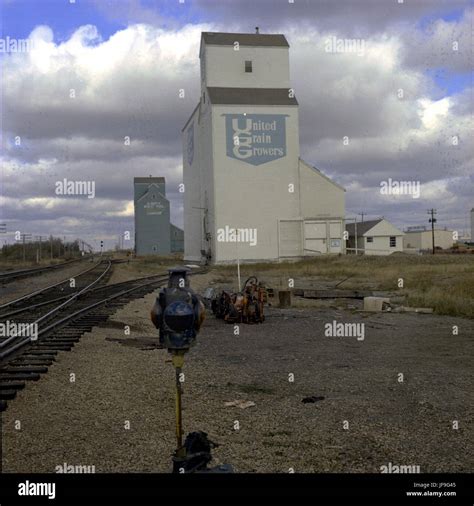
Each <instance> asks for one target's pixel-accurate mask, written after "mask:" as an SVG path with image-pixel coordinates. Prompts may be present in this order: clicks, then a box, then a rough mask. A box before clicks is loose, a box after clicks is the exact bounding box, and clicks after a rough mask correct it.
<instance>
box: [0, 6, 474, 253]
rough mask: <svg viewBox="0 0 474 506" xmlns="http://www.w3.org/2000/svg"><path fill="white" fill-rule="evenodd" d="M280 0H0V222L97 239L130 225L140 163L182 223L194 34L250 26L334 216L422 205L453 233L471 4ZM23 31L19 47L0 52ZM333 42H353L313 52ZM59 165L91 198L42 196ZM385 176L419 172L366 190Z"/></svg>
mask: <svg viewBox="0 0 474 506" xmlns="http://www.w3.org/2000/svg"><path fill="white" fill-rule="evenodd" d="M290 1H291V0H290ZM290 1H289V0H259V1H256V0H228V1H223V0H184V2H183V3H180V0H75V1H74V0H54V1H49V0H40V1H39V0H0V6H1V7H0V9H1V13H0V14H1V23H2V24H1V39H2V41H3V47H4V52H1V53H0V64H1V94H2V96H1V132H2V152H1V163H2V168H1V187H0V222H3V223H7V227H8V230H9V231H15V230H20V231H21V232H27V233H32V234H33V235H49V234H50V233H52V234H54V235H57V236H66V237H68V238H70V239H74V238H76V237H80V238H82V239H84V240H86V241H88V242H90V243H91V244H92V245H93V246H96V247H97V245H98V241H100V240H101V239H105V241H106V245H107V246H112V245H113V244H114V243H115V242H117V236H118V234H120V233H122V232H123V231H125V230H130V231H131V232H132V237H133V200H132V199H133V188H132V178H133V177H134V176H147V175H150V174H151V175H155V176H165V177H166V181H167V196H168V198H169V199H170V200H171V206H172V221H173V222H174V223H175V224H176V225H178V226H182V223H183V202H182V198H181V195H180V194H179V193H178V184H179V183H180V182H181V180H182V161H181V160H182V155H181V137H180V135H181V134H180V132H181V128H182V126H183V125H184V123H185V121H186V119H187V118H188V116H189V115H190V113H191V112H192V110H193V108H194V107H195V105H196V103H197V99H198V96H199V59H198V50H199V42H200V33H201V32H202V31H231V32H254V27H255V26H259V27H260V32H261V33H284V34H285V35H286V37H287V39H288V41H289V44H290V69H291V81H292V86H293V88H294V89H295V92H296V96H297V98H298V101H299V104H300V144H301V156H302V158H304V159H305V160H306V161H308V162H309V163H310V164H312V165H315V166H317V167H318V168H319V169H320V170H322V171H323V172H324V173H326V174H327V175H329V176H330V177H332V178H333V179H334V180H335V181H337V182H338V183H340V184H342V185H343V186H344V187H345V188H346V189H347V193H346V214H347V216H348V217H351V216H356V215H357V213H360V212H364V213H366V215H367V218H366V219H370V218H377V217H379V216H385V217H386V218H387V219H389V220H390V221H391V222H393V223H394V224H395V225H398V226H400V227H403V228H404V227H406V226H409V225H419V224H427V219H428V216H427V214H426V211H427V209H428V208H431V207H435V208H436V209H437V210H438V220H439V225H441V226H447V227H449V228H452V229H455V230H458V231H460V233H462V232H463V230H466V231H467V230H468V227H469V221H468V220H469V210H470V209H471V208H472V207H474V199H473V188H474V184H473V183H474V177H473V173H474V171H473V160H474V148H473V145H474V144H473V142H472V139H473V122H472V106H473V81H472V75H473V74H472V72H473V70H472V63H473V48H472V38H471V31H472V21H473V13H474V9H473V5H472V2H470V1H469V0H464V1H458V0H294V3H290ZM27 38H28V39H29V40H30V43H31V45H30V50H29V51H25V52H14V51H12V50H11V49H12V46H11V45H10V46H9V47H10V51H9V50H8V47H7V46H8V44H11V41H12V40H18V39H27ZM339 39H342V40H344V39H351V40H352V39H356V40H357V41H358V43H359V44H362V46H359V47H363V51H359V52H350V51H346V52H342V53H337V52H328V51H327V49H328V41H330V40H339ZM180 89H184V90H185V96H184V98H180V97H179V90H180ZM346 136H347V137H348V139H349V143H348V144H347V142H346V143H344V142H343V139H344V137H346ZM125 137H129V138H130V141H131V142H130V145H126V144H125V142H124V139H125ZM64 178H66V179H69V180H90V181H94V182H95V185H96V187H95V193H96V195H95V198H93V199H89V198H87V197H86V196H82V197H71V196H68V197H59V196H57V195H56V194H55V188H56V182H57V181H61V180H63V179H64ZM389 178H391V179H392V180H393V181H419V182H420V184H421V195H420V197H419V198H418V199H415V198H413V197H412V196H410V195H388V196H387V195H382V194H381V193H380V184H381V182H382V181H388V179H389ZM359 218H360V217H359ZM5 237H7V239H8V240H12V239H13V237H12V236H11V235H7V236H2V241H0V242H3V240H5ZM131 245H132V244H131V243H130V246H131Z"/></svg>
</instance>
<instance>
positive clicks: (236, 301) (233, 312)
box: [211, 276, 267, 323]
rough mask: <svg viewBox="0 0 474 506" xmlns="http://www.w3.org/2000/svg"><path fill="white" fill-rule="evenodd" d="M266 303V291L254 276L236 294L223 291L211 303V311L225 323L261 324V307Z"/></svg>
mask: <svg viewBox="0 0 474 506" xmlns="http://www.w3.org/2000/svg"><path fill="white" fill-rule="evenodd" d="M265 302H267V291H266V289H265V287H264V286H263V285H262V283H259V281H258V279H257V278H256V277H255V276H251V277H250V278H248V279H247V281H246V282H245V283H244V286H243V289H242V291H240V292H237V293H231V292H228V291H226V290H223V291H222V292H221V294H220V295H219V296H217V297H214V298H213V299H212V301H211V309H212V312H213V313H214V315H215V316H216V318H221V319H223V320H224V321H226V322H227V323H263V322H264V320H265V315H264V313H263V306H264V304H265Z"/></svg>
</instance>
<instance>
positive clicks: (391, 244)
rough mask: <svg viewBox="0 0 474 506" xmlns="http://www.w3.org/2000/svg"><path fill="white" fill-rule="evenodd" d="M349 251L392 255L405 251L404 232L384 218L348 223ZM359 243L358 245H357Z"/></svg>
mask: <svg viewBox="0 0 474 506" xmlns="http://www.w3.org/2000/svg"><path fill="white" fill-rule="evenodd" d="M346 230H347V232H348V234H349V238H348V243H347V249H348V253H356V250H357V253H358V254H365V255H390V254H391V253H393V252H395V251H403V235H404V234H403V232H402V231H401V230H400V229H398V228H397V227H395V226H394V225H392V224H391V223H390V222H388V221H387V220H385V219H384V218H380V219H379V220H370V221H362V222H360V223H348V224H347V225H346ZM356 244H357V247H356Z"/></svg>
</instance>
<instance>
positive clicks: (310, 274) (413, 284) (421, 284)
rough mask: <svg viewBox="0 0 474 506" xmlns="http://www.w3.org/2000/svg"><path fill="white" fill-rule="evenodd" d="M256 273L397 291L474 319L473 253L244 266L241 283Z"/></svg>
mask: <svg viewBox="0 0 474 506" xmlns="http://www.w3.org/2000/svg"><path fill="white" fill-rule="evenodd" d="M235 271H236V268H235V266H218V267H216V272H217V273H218V274H219V275H220V279H221V280H222V281H228V280H229V279H231V278H234V277H235ZM253 274H256V275H257V276H260V277H266V278H268V279H271V280H272V282H276V283H275V284H276V285H280V286H284V284H285V283H287V279H288V278H293V279H294V280H295V287H298V286H302V285H303V286H304V285H306V286H308V285H310V284H311V283H317V282H318V281H320V280H325V281H332V282H333V284H334V285H336V284H337V283H338V282H340V281H343V280H345V281H344V282H343V283H342V284H341V288H360V289H363V288H370V289H374V290H389V291H397V292H399V293H400V295H404V296H406V298H407V299H406V301H407V304H408V305H411V306H419V307H432V308H434V310H435V312H436V313H437V314H444V315H452V316H465V317H469V318H474V288H473V287H474V256H473V255H441V254H440V255H435V256H431V255H426V256H415V255H391V256H387V257H375V256H372V257H371V256H360V257H354V256H340V257H338V256H334V257H332V256H331V257H327V256H324V257H323V256H321V257H315V258H312V259H308V260H303V261H300V262H284V263H256V264H247V265H243V266H241V276H242V279H245V278H246V277H248V276H250V275H253ZM346 278H348V279H346ZM399 279H403V288H399V286H398V282H399Z"/></svg>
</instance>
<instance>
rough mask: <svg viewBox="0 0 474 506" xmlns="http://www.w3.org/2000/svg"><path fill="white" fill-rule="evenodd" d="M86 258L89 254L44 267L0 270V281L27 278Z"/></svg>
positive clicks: (6, 281) (5, 281) (3, 282)
mask: <svg viewBox="0 0 474 506" xmlns="http://www.w3.org/2000/svg"><path fill="white" fill-rule="evenodd" d="M87 258H89V255H87V256H83V257H80V258H74V259H73V260H68V261H67V262H61V263H59V264H54V265H47V266H46V267H34V268H31V269H20V270H16V271H6V272H0V283H2V284H6V283H9V282H10V281H15V280H16V279H21V278H27V277H30V276H35V275H36V274H41V273H43V272H47V271H52V270H56V269H61V268H62V267H67V266H68V265H71V264H72V263H75V262H80V261H81V260H86V259H87Z"/></svg>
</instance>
